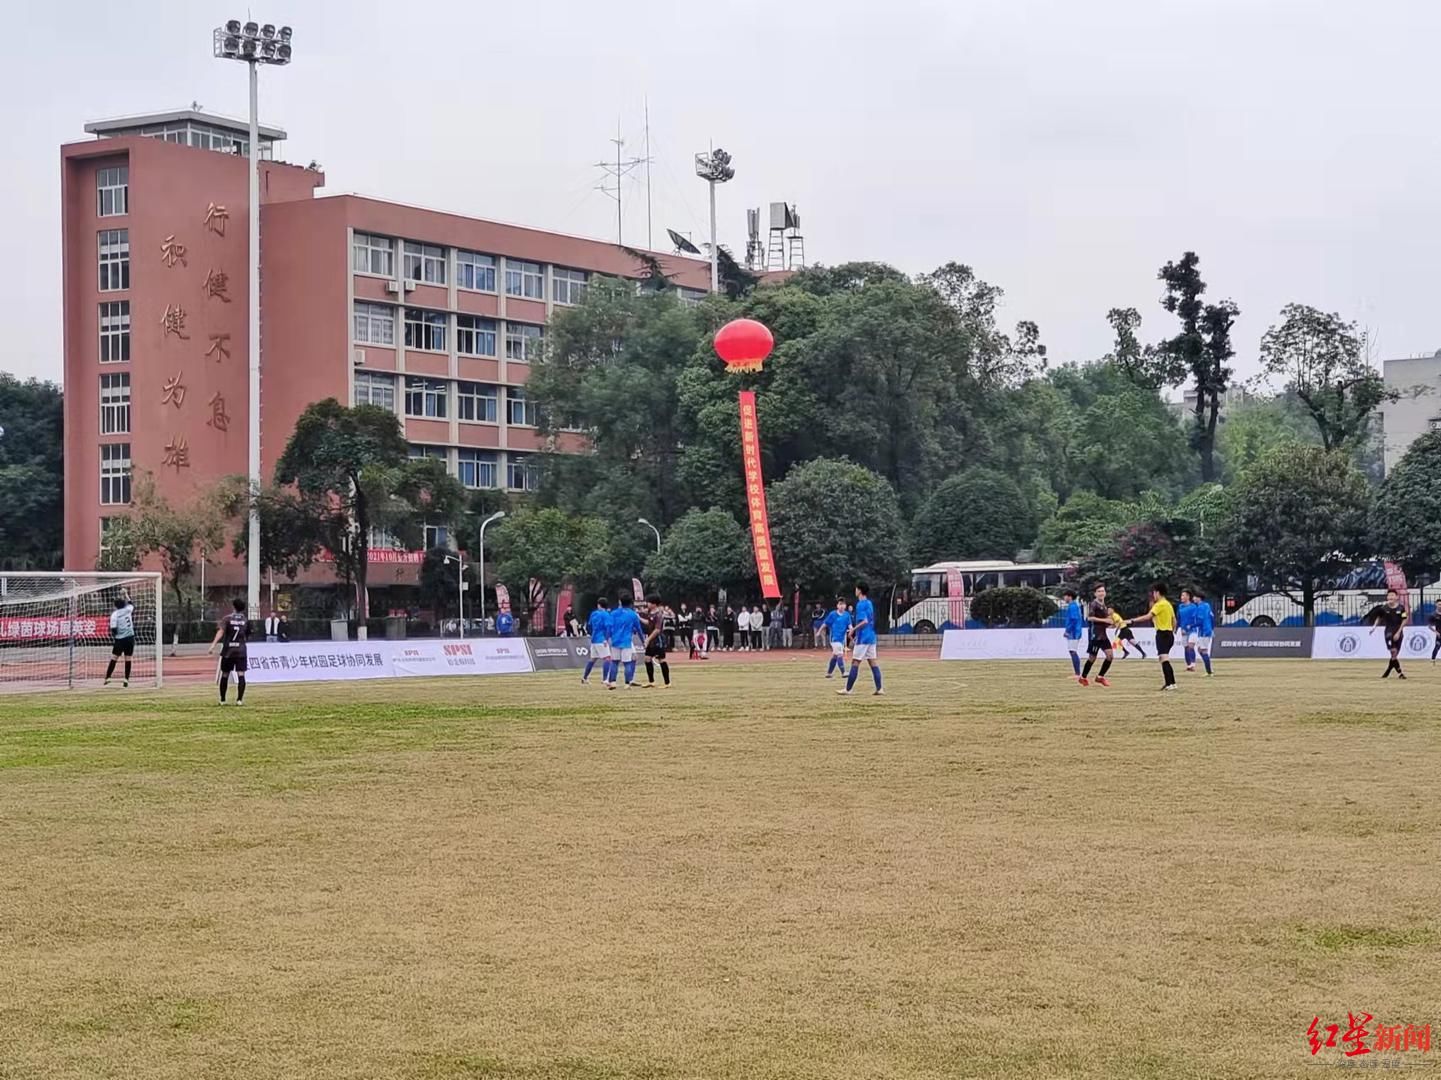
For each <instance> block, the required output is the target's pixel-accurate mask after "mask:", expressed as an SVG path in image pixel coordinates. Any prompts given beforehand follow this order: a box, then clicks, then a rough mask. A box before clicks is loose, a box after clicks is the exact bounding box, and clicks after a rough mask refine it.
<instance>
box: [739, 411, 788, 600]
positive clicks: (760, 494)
mask: <svg viewBox="0 0 1441 1080" xmlns="http://www.w3.org/2000/svg"><path fill="white" fill-rule="evenodd" d="M740 406H741V465H742V467H743V468H744V469H745V477H746V504H747V506H749V508H750V518H751V546H752V547H754V548H755V553H756V573H757V574H758V575H759V576H760V579H761V595H762V596H763V597H765V598H766V599H767V600H777V599H779V598H780V595H781V586H780V580H779V578H777V577H776V559H775V553H774V552H773V551H772V550H771V519H770V514H769V513H767V511H766V486H765V477H764V476H762V475H761V433H760V427H759V425H758V424H757V423H756V396H755V393H754V391H751V390H742V391H741V392H740Z"/></svg>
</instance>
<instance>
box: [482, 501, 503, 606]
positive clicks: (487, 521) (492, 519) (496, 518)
mask: <svg viewBox="0 0 1441 1080" xmlns="http://www.w3.org/2000/svg"><path fill="white" fill-rule="evenodd" d="M503 517H505V511H504V510H497V511H496V512H495V513H493V514H491V515H490V517H488V518H486V519H485V520H484V521H482V522H481V523H480V623H481V626H482V627H483V626H484V625H485V527H486V526H487V525H489V524H491V523H492V522H495V521H499V520H500V519H501V518H503ZM482 633H484V631H483V630H482Z"/></svg>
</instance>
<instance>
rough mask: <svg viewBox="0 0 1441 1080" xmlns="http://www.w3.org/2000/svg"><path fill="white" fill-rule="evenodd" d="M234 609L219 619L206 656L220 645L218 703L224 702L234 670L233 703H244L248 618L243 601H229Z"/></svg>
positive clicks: (213, 653)
mask: <svg viewBox="0 0 1441 1080" xmlns="http://www.w3.org/2000/svg"><path fill="white" fill-rule="evenodd" d="M231 606H232V607H233V608H234V609H235V610H234V611H232V612H231V613H230V614H229V615H227V616H225V618H223V619H221V620H220V627H219V629H217V630H216V631H215V640H213V641H212V642H211V643H210V648H209V649H208V650H207V651H206V653H205V655H206V656H214V655H215V646H217V645H219V646H220V676H219V679H218V682H219V683H220V704H222V705H224V704H225V690H226V688H227V687H228V686H229V685H230V673H231V672H232V671H233V672H235V704H237V705H244V704H245V668H246V649H245V646H246V643H247V642H249V640H250V620H249V619H248V618H246V616H245V601H244V600H235V601H232V602H231Z"/></svg>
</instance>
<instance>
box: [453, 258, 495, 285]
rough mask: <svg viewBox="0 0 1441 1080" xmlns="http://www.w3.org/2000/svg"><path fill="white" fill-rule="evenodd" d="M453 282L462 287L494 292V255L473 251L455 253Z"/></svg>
mask: <svg viewBox="0 0 1441 1080" xmlns="http://www.w3.org/2000/svg"><path fill="white" fill-rule="evenodd" d="M455 283H456V284H457V285H459V286H460V287H461V288H462V289H474V290H475V291H476V292H495V256H494V255H481V254H480V253H479V252H475V251H457V252H456V253H455Z"/></svg>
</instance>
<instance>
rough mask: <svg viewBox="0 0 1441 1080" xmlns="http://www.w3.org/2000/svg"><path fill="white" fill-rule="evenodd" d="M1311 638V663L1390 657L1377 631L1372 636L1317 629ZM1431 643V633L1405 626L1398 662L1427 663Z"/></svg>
mask: <svg viewBox="0 0 1441 1080" xmlns="http://www.w3.org/2000/svg"><path fill="white" fill-rule="evenodd" d="M1313 634H1314V635H1315V642H1314V644H1313V645H1312V647H1311V659H1313V660H1385V659H1387V658H1388V657H1389V656H1390V655H1391V654H1390V652H1389V651H1387V649H1386V635H1385V633H1384V632H1383V631H1381V630H1377V631H1375V632H1374V633H1373V632H1371V631H1370V630H1357V629H1354V628H1352V627H1340V626H1318V627H1316V629H1315V630H1314V631H1313ZM1434 640H1435V632H1434V631H1432V630H1431V629H1430V628H1429V627H1425V626H1408V627H1407V628H1406V633H1405V636H1404V637H1403V638H1402V639H1401V659H1403V660H1429V659H1430V658H1431V644H1432V642H1433V641H1434Z"/></svg>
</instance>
